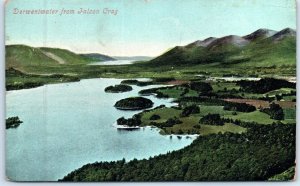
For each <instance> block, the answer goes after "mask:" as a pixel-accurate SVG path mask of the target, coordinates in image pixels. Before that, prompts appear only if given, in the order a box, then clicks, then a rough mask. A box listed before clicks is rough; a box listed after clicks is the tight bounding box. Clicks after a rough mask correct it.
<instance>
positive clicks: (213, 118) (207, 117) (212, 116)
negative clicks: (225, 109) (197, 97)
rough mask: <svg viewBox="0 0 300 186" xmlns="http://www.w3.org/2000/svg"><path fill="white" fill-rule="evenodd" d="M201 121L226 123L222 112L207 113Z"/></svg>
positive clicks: (204, 122) (206, 123)
mask: <svg viewBox="0 0 300 186" xmlns="http://www.w3.org/2000/svg"><path fill="white" fill-rule="evenodd" d="M199 123H201V124H205V125H224V120H223V119H222V118H221V116H220V114H210V113H209V114H207V115H205V116H203V117H202V118H201V119H200V121H199Z"/></svg>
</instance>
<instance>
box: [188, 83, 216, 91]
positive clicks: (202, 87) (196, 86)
mask: <svg viewBox="0 0 300 186" xmlns="http://www.w3.org/2000/svg"><path fill="white" fill-rule="evenodd" d="M190 88H191V89H192V90H195V91H197V92H202V93H203V92H204V93H206V92H211V91H212V90H213V89H212V86H211V85H210V84H209V83H205V82H191V83H190Z"/></svg>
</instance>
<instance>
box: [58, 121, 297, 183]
mask: <svg viewBox="0 0 300 186" xmlns="http://www.w3.org/2000/svg"><path fill="white" fill-rule="evenodd" d="M295 142H296V125H295V124H289V125H284V124H272V125H251V126H249V128H248V130H247V132H245V133H242V134H233V133H224V134H211V135H207V136H199V137H198V138H197V139H196V140H194V141H193V143H192V144H191V145H189V146H187V147H185V148H184V149H181V150H178V151H173V152H171V153H167V154H165V155H159V156H155V157H150V158H149V159H147V160H146V159H143V160H136V159H134V160H131V161H129V162H126V161H125V159H123V160H121V161H114V162H96V163H93V164H87V165H84V166H83V167H81V168H80V169H77V170H75V171H73V172H71V173H69V174H68V175H67V176H65V177H64V178H63V179H62V180H59V181H263V180H268V179H269V178H270V177H272V176H274V175H276V174H279V173H282V172H283V171H285V170H287V169H288V168H290V167H291V166H293V165H294V164H295V158H296V153H295V152H296V147H295ZM287 179H288V178H287Z"/></svg>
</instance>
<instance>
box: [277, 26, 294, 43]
mask: <svg viewBox="0 0 300 186" xmlns="http://www.w3.org/2000/svg"><path fill="white" fill-rule="evenodd" d="M286 37H296V31H295V30H293V29H291V28H286V29H283V30H281V31H280V32H278V33H276V34H274V35H273V36H272V39H273V40H274V41H279V40H282V39H284V38H286Z"/></svg>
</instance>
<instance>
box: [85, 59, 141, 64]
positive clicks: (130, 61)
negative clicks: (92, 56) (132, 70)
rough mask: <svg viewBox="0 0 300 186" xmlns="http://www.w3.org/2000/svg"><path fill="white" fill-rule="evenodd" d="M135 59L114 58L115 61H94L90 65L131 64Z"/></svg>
mask: <svg viewBox="0 0 300 186" xmlns="http://www.w3.org/2000/svg"><path fill="white" fill-rule="evenodd" d="M134 62H135V61H134V60H114V61H103V62H93V63H90V64H89V65H131V64H133V63H134Z"/></svg>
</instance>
